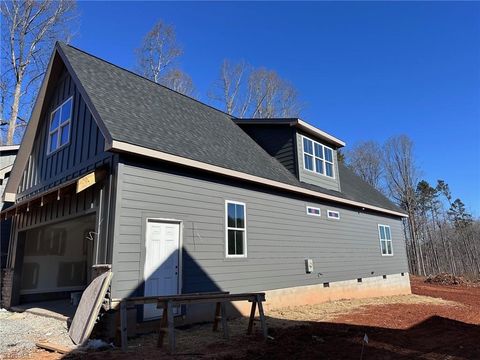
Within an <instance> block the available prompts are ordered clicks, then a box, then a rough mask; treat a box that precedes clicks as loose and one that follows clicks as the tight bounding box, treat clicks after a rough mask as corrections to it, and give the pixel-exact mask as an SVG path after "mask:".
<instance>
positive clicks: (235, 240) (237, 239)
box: [225, 200, 247, 257]
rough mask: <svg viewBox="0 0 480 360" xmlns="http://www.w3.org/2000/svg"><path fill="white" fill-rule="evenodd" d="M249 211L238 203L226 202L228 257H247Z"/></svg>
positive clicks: (226, 251)
mask: <svg viewBox="0 0 480 360" xmlns="http://www.w3.org/2000/svg"><path fill="white" fill-rule="evenodd" d="M246 215H247V210H246V205H245V204H244V203H241V202H237V201H229V200H227V201H225V223H226V234H225V253H226V256H227V257H247V216H246Z"/></svg>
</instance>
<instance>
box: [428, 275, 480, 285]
mask: <svg viewBox="0 0 480 360" xmlns="http://www.w3.org/2000/svg"><path fill="white" fill-rule="evenodd" d="M425 282H426V283H428V284H438V285H464V286H480V283H479V282H478V281H471V280H468V279H466V278H464V277H463V276H455V275H452V274H448V273H440V274H437V275H430V276H428V277H427V278H426V279H425Z"/></svg>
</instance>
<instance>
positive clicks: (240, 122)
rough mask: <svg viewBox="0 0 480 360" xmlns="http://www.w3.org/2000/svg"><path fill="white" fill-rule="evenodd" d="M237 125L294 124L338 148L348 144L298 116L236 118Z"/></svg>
mask: <svg viewBox="0 0 480 360" xmlns="http://www.w3.org/2000/svg"><path fill="white" fill-rule="evenodd" d="M233 121H234V122H235V123H236V124H237V125H249V124H252V125H253V124H256V125H279V124H283V125H290V126H294V127H296V128H297V129H299V130H302V131H303V132H305V133H307V134H309V135H311V136H314V137H316V138H318V139H321V140H324V141H326V142H328V143H330V144H332V145H334V146H336V147H337V148H341V147H344V146H345V145H346V144H345V142H344V141H342V140H340V139H339V138H336V137H335V136H333V135H330V134H328V133H326V132H325V131H322V130H320V129H319V128H317V127H315V126H313V125H310V124H309V123H307V122H306V121H303V120H302V119H298V118H285V119H282V118H280V119H275V118H274V119H234V120H233Z"/></svg>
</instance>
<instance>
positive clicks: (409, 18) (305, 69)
mask: <svg viewBox="0 0 480 360" xmlns="http://www.w3.org/2000/svg"><path fill="white" fill-rule="evenodd" d="M79 10H80V13H81V14H80V25H79V28H78V33H77V35H76V37H75V38H74V39H73V41H72V44H73V45H74V46H77V47H79V48H81V49H84V50H85V51H87V52H91V53H93V54H95V55H97V56H99V57H101V58H104V59H106V60H109V61H111V62H113V63H116V64H118V65H120V66H123V67H126V68H129V69H133V68H134V66H135V54H134V49H135V48H136V47H138V46H139V45H140V42H141V40H142V38H143V36H144V35H145V33H146V32H147V31H148V30H149V29H150V28H151V27H152V26H153V24H154V23H155V22H156V21H157V20H159V19H163V20H164V21H165V22H168V23H171V24H172V25H174V26H175V29H176V31H177V38H178V40H179V42H180V43H181V44H182V46H183V49H184V55H183V56H182V58H181V60H180V66H181V68H182V69H183V70H185V71H186V72H187V73H189V74H190V76H191V77H192V78H193V81H194V83H195V86H196V88H197V92H198V94H199V98H200V99H201V100H203V101H208V98H207V97H206V93H207V91H208V89H209V88H210V87H211V85H212V82H213V81H214V80H215V79H216V78H217V77H218V72H219V67H220V64H221V62H222V60H223V59H225V58H228V59H232V60H238V59H244V60H246V61H248V62H249V63H251V64H252V65H255V66H265V67H267V68H271V69H274V70H276V71H277V72H278V73H279V74H280V75H281V76H282V77H284V78H286V79H288V80H289V81H290V82H292V83H293V84H294V85H295V86H296V88H297V89H298V91H299V93H300V96H301V99H302V101H303V102H305V104H306V108H305V109H304V111H303V113H302V118H303V119H304V120H306V121H308V122H310V123H312V124H314V125H316V126H318V127H319V128H321V129H323V130H325V131H327V132H330V133H331V134H333V135H335V136H337V137H339V138H341V139H342V140H344V141H346V143H347V146H348V145H353V144H355V143H356V142H358V141H362V140H369V139H374V140H377V141H379V142H383V141H384V140H385V139H387V138H388V137H390V136H393V135H398V134H407V135H408V136H410V137H411V138H412V139H413V141H414V143H415V146H416V155H417V161H418V165H419V167H420V168H421V169H422V171H423V178H425V179H426V180H427V181H429V182H431V183H433V184H434V183H435V182H436V180H437V179H443V180H445V181H446V182H447V183H448V184H450V187H451V190H452V192H453V195H454V196H455V197H460V198H461V199H462V200H463V201H464V202H465V203H466V205H467V208H468V209H469V210H470V211H472V212H473V213H474V214H475V215H476V216H480V3H474V2H462V3H458V2H457V3H450V2H428V3H420V2H388V3H382V2H362V3H360V2H353V3H348V2H337V3H333V2H319V3H311V2H310V3H298V2H296V3H293V2H280V3H273V2H264V3H233V2H229V3H218V2H209V3H198V2H197V3H186V2H178V3H168V2H80V3H79Z"/></svg>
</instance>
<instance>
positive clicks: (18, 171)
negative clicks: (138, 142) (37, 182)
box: [2, 43, 111, 202]
mask: <svg viewBox="0 0 480 360" xmlns="http://www.w3.org/2000/svg"><path fill="white" fill-rule="evenodd" d="M57 59H59V60H60V61H61V62H62V63H63V65H64V66H65V67H66V68H67V70H68V72H69V74H70V76H71V77H72V79H73V81H74V83H75V85H76V86H77V89H78V91H79V93H80V95H81V96H82V99H83V100H84V101H85V103H86V104H87V107H88V109H89V111H90V112H91V113H92V115H93V117H94V119H95V121H96V123H97V125H98V127H99V129H100V131H101V133H102V135H103V136H104V137H105V141H106V142H111V135H110V133H109V131H108V129H107V127H106V126H105V124H104V123H103V121H102V119H101V118H100V115H99V114H98V112H97V110H96V109H95V106H94V105H93V103H92V101H91V99H90V97H89V96H88V93H87V91H86V90H85V88H84V87H83V85H82V84H81V82H80V80H79V79H78V77H77V75H76V74H75V71H74V70H73V68H72V66H71V64H70V63H69V61H68V58H67V56H66V55H65V53H64V51H63V50H62V47H61V46H60V45H59V43H57V44H56V45H55V49H54V51H53V53H52V56H51V57H50V61H49V63H48V66H47V71H46V72H45V76H44V78H43V81H42V84H41V86H40V90H39V92H38V95H37V98H36V100H35V104H34V107H33V110H32V114H31V116H30V121H29V122H28V125H27V128H26V130H25V134H24V136H23V139H22V143H21V144H20V146H18V145H15V146H18V153H17V156H16V157H15V161H14V163H13V168H12V171H11V174H10V178H9V181H8V183H7V185H6V187H5V190H4V193H3V197H2V199H3V201H4V202H15V201H16V193H17V189H18V186H19V185H20V181H21V179H22V175H23V172H24V169H25V167H26V165H27V162H28V158H29V156H30V153H31V151H32V147H33V142H34V140H35V134H36V132H37V128H38V124H39V122H40V117H41V114H42V111H43V106H44V102H45V96H46V93H47V89H48V85H49V83H50V78H51V73H52V67H53V64H54V62H55V61H56V60H57Z"/></svg>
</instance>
